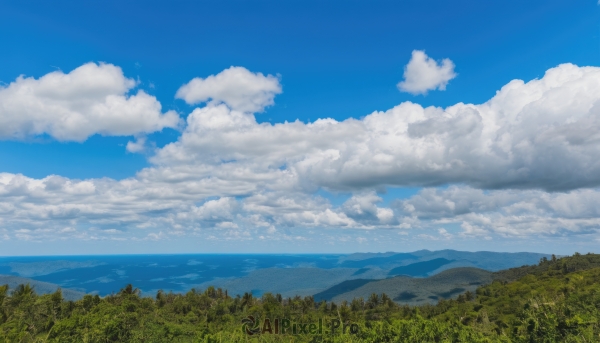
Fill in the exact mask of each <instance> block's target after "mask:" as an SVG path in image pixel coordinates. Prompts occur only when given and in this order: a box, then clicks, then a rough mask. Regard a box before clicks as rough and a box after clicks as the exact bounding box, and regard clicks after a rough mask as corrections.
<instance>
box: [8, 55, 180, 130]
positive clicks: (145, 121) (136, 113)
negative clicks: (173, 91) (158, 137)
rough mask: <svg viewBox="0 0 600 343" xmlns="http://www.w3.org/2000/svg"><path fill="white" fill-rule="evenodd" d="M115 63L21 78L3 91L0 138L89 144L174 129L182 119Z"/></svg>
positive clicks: (89, 65)
mask: <svg viewBox="0 0 600 343" xmlns="http://www.w3.org/2000/svg"><path fill="white" fill-rule="evenodd" d="M135 85H136V83H135V81H133V80H132V79H128V78H126V77H125V76H124V75H123V72H122V71H121V69H120V68H119V67H116V66H114V65H111V64H103V63H101V64H99V65H97V64H94V63H88V64H85V65H83V66H81V67H79V68H77V69H75V70H73V71H71V72H70V73H68V74H65V73H63V72H62V71H55V72H51V73H49V74H46V75H44V76H42V77H40V78H39V79H35V78H32V77H27V78H26V77H24V76H19V77H18V78H17V79H16V80H15V81H14V82H11V83H10V84H9V85H8V86H6V87H0V139H26V138H28V137H31V136H37V135H42V134H48V135H50V136H52V137H53V138H55V139H57V140H59V141H79V142H81V141H84V140H86V139H87V138H88V137H90V136H92V135H94V134H101V135H106V136H129V135H135V134H139V133H149V132H155V131H160V130H162V129H163V128H166V127H168V128H175V127H177V125H178V124H179V121H180V119H179V116H178V115H177V113H175V112H173V111H168V112H166V113H162V112H161V105H160V103H159V102H158V101H157V100H156V98H155V97H153V96H150V95H148V94H146V93H145V92H144V91H142V90H139V91H138V92H137V93H136V94H134V95H128V92H129V91H130V90H131V89H132V88H133V87H135Z"/></svg>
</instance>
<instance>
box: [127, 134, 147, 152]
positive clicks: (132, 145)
mask: <svg viewBox="0 0 600 343" xmlns="http://www.w3.org/2000/svg"><path fill="white" fill-rule="evenodd" d="M125 148H126V149H127V151H129V152H131V153H138V152H143V151H144V150H145V149H146V137H138V138H136V140H135V141H129V142H127V146H126V147H125Z"/></svg>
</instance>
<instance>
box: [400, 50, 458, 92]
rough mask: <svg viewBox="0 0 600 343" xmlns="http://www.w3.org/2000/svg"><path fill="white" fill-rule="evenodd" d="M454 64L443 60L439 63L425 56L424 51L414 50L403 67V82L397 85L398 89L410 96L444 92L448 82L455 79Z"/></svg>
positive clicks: (448, 60) (446, 59)
mask: <svg viewBox="0 0 600 343" xmlns="http://www.w3.org/2000/svg"><path fill="white" fill-rule="evenodd" d="M456 75H457V74H456V73H455V72H454V63H453V62H452V61H451V60H450V59H448V58H445V59H443V60H442V61H441V63H437V62H436V61H435V60H433V59H432V58H430V57H429V56H427V55H426V54H425V51H421V50H414V51H413V52H412V57H411V59H410V61H409V62H408V64H407V65H406V67H404V81H401V82H400V83H398V85H397V86H398V89H399V90H400V91H402V92H408V93H411V94H415V95H417V94H425V93H427V91H430V90H434V89H439V90H446V85H448V82H449V81H450V80H452V79H453V78H455V77H456Z"/></svg>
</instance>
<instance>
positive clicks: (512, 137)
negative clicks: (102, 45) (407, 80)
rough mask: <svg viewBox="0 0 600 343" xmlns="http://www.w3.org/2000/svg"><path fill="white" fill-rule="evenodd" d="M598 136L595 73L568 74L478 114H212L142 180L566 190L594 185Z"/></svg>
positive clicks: (482, 107) (252, 188)
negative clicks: (285, 117)
mask: <svg viewBox="0 0 600 343" xmlns="http://www.w3.org/2000/svg"><path fill="white" fill-rule="evenodd" d="M598 132H600V68H596V67H577V66H574V65H572V64H563V65H560V66H558V67H556V68H552V69H550V70H548V71H547V72H546V74H545V76H544V77H543V78H542V79H539V80H532V81H530V82H527V83H525V82H523V81H521V80H514V81H511V82H510V83H508V84H507V85H506V86H504V87H502V89H501V90H500V91H498V92H497V94H496V95H495V96H494V97H493V98H492V99H490V100H489V101H487V102H486V103H483V104H463V103H458V104H456V105H453V106H450V107H447V108H439V107H427V108H423V107H422V106H420V105H418V104H414V103H411V102H405V103H402V104H400V105H398V106H396V107H394V108H392V109H390V110H388V111H385V112H374V113H372V114H370V115H367V116H366V117H364V118H363V119H361V120H357V119H352V118H350V119H346V120H344V121H341V122H338V121H336V120H333V119H319V120H316V121H315V122H313V123H308V124H305V123H302V122H299V121H296V122H291V123H287V122H286V123H278V124H270V123H261V124H259V123H257V122H256V119H255V117H254V115H253V114H251V113H244V112H239V111H233V110H230V109H229V108H227V107H226V106H224V105H209V106H206V107H203V108H198V109H195V110H194V111H193V112H192V113H191V114H190V115H189V116H188V118H187V127H186V129H185V130H184V132H183V134H182V136H181V137H180V139H179V140H178V141H177V142H174V143H172V144H169V145H167V146H165V147H164V148H163V149H160V150H159V151H158V152H157V154H156V156H154V157H153V158H152V162H153V163H155V164H156V165H158V166H165V167H164V168H163V167H161V168H155V169H148V170H145V171H143V172H142V174H143V175H144V177H148V178H152V179H154V178H162V177H164V175H163V174H164V173H165V172H166V170H167V169H165V168H167V167H168V172H169V173H172V174H176V175H179V177H183V178H186V179H187V180H192V179H193V180H195V181H196V182H201V183H205V182H206V183H207V184H206V187H215V186H217V185H219V189H221V191H222V193H223V195H226V194H240V193H242V194H249V193H253V192H256V191H259V190H262V189H269V190H301V191H307V192H312V191H315V190H316V189H318V187H325V188H328V189H335V190H346V191H357V190H360V189H367V190H368V189H373V188H377V187H385V186H386V185H394V186H431V185H438V184H445V183H466V184H469V185H472V186H474V187H479V188H491V189H495V188H506V187H516V188H525V189H527V188H542V189H546V190H569V189H577V188H581V187H594V186H596V185H600V164H598V163H595V161H598V160H600V145H599V144H598V142H600V134H598ZM209 181H210V182H209ZM229 192H232V193H229Z"/></svg>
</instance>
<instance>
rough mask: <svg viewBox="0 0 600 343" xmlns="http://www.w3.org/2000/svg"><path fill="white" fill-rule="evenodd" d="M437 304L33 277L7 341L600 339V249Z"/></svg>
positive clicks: (1, 290)
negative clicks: (267, 328)
mask: <svg viewBox="0 0 600 343" xmlns="http://www.w3.org/2000/svg"><path fill="white" fill-rule="evenodd" d="M495 276H496V280H495V281H494V282H492V283H490V284H488V285H486V286H482V287H479V288H478V289H477V290H476V292H474V293H473V292H466V293H463V294H460V295H458V296H457V297H456V298H455V299H450V300H444V299H442V300H440V301H439V302H438V303H437V304H436V305H424V306H419V307H411V306H407V305H404V306H401V305H398V304H396V303H394V301H392V299H391V298H390V297H389V296H388V295H386V294H377V293H373V294H371V295H370V296H369V297H368V298H367V299H362V298H357V299H354V300H353V301H351V302H347V301H343V302H341V303H338V304H335V303H331V302H326V301H320V302H317V301H315V299H314V298H313V297H310V296H308V297H304V298H303V297H300V296H296V297H294V298H288V299H283V297H282V296H281V295H280V294H271V293H265V294H264V295H263V296H262V297H260V298H257V297H254V296H253V295H252V294H251V293H245V294H244V295H243V296H236V297H230V296H229V295H228V293H227V291H224V290H221V289H215V288H213V287H209V288H208V289H206V290H205V291H203V292H201V291H198V290H195V289H192V290H190V291H189V292H188V293H186V294H175V293H172V292H169V293H166V292H163V291H159V292H157V294H156V296H155V297H154V298H145V297H141V296H140V292H139V290H138V289H137V288H134V287H133V286H132V285H127V286H125V287H124V288H123V289H121V291H120V292H118V293H117V294H114V295H110V296H106V297H104V298H101V297H99V296H97V295H95V296H94V295H86V296H84V297H83V299H81V300H79V301H75V302H73V301H67V300H65V299H64V298H63V296H62V292H61V291H60V289H59V290H57V291H56V292H55V293H53V294H46V295H41V296H39V295H36V293H35V290H34V289H33V288H32V287H30V286H29V285H20V286H19V287H17V288H16V289H14V290H9V289H8V287H7V286H0V342H60V343H63V342H64V343H69V342H90V343H92V342H273V343H275V342H298V343H301V342H329V343H341V342H356V343H359V342H361V343H367V342H369V343H371V342H600V256H598V255H576V256H572V257H567V258H561V259H558V258H552V259H545V260H542V261H540V264H539V265H537V266H528V267H523V268H516V269H511V270H507V271H502V272H498V273H496V274H495ZM250 315H251V316H253V317H254V318H261V319H264V318H271V319H274V318H288V319H290V320H292V321H293V322H297V323H316V322H318V321H319V319H321V320H323V322H324V323H331V322H332V321H333V320H339V322H340V323H355V324H358V328H359V330H358V333H356V334H351V333H349V332H347V330H346V332H343V331H342V330H341V328H340V329H339V330H338V332H337V333H336V334H335V335H330V334H324V335H322V336H319V335H306V334H304V335H296V336H290V335H271V334H263V335H260V336H259V337H258V338H256V337H248V336H246V334H245V333H244V332H242V330H241V321H242V319H243V318H246V317H247V316H250Z"/></svg>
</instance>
